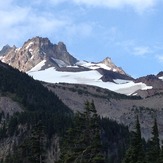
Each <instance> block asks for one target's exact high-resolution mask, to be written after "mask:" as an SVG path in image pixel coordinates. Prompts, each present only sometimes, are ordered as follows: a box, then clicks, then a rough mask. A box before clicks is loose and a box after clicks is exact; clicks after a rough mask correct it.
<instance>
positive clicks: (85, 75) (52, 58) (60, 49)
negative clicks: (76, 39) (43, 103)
mask: <svg viewBox="0 0 163 163" xmlns="http://www.w3.org/2000/svg"><path fill="white" fill-rule="evenodd" d="M0 54H1V57H0V59H1V60H2V61H3V62H5V63H7V64H9V65H11V66H13V67H14V68H17V69H19V70H20V71H24V72H27V73H28V74H29V75H31V76H32V77H33V78H34V79H37V80H41V81H45V82H50V83H74V84H86V85H94V86H99V87H101V88H107V89H109V90H112V91H115V92H117V93H122V94H126V95H135V94H137V95H139V94H138V92H137V91H138V90H150V89H152V86H151V85H147V84H146V83H143V82H135V80H134V79H133V78H132V77H131V76H130V75H128V74H127V73H126V72H125V71H124V70H123V69H122V68H120V67H118V66H116V65H115V64H114V63H113V62H112V60H111V58H109V57H106V58H105V59H104V60H103V61H101V62H88V61H85V60H78V59H76V58H75V57H73V56H72V55H70V54H69V52H68V51H67V48H66V46H65V45H64V43H62V42H59V43H58V44H52V43H51V42H50V41H49V39H48V38H41V37H34V38H32V39H29V40H28V41H26V42H25V43H24V44H23V46H22V47H21V48H16V47H15V46H13V47H9V46H8V45H7V46H5V47H4V48H3V49H2V50H1V51H0ZM140 95H141V94H140Z"/></svg>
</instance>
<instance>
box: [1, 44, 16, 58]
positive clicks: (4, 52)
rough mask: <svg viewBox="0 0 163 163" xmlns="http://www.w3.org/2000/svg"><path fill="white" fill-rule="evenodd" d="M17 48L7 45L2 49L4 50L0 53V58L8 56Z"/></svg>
mask: <svg viewBox="0 0 163 163" xmlns="http://www.w3.org/2000/svg"><path fill="white" fill-rule="evenodd" d="M15 48H16V47H15V46H13V47H11V46H9V45H8V44H7V45H5V46H4V47H3V48H2V50H1V51H0V56H4V55H6V54H7V53H8V52H9V51H10V50H12V49H15Z"/></svg>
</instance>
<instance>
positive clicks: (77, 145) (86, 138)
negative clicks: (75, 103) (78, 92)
mask: <svg viewBox="0 0 163 163" xmlns="http://www.w3.org/2000/svg"><path fill="white" fill-rule="evenodd" d="M84 109H85V111H84V113H78V114H77V115H76V116H75V119H74V125H73V127H72V128H70V129H68V131H67V133H66V136H65V137H64V139H63V143H62V155H61V159H60V161H59V162H61V163H103V162H104V155H103V152H102V145H101V139H100V124H99V120H100V119H99V116H98V115H97V113H96V109H95V106H94V103H93V102H92V103H90V102H86V103H85V108H84Z"/></svg>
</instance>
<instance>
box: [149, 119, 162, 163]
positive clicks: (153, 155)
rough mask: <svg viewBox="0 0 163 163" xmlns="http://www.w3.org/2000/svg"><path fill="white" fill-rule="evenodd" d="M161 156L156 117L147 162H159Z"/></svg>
mask: <svg viewBox="0 0 163 163" xmlns="http://www.w3.org/2000/svg"><path fill="white" fill-rule="evenodd" d="M159 156H160V140H159V132H158V127H157V120H156V119H155V120H154V125H153V127H152V138H151V140H150V141H149V148H148V151H147V162H149V163H159Z"/></svg>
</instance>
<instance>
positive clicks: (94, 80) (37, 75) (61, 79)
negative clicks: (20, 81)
mask: <svg viewBox="0 0 163 163" xmlns="http://www.w3.org/2000/svg"><path fill="white" fill-rule="evenodd" d="M28 74H29V75H31V76H33V78H34V79H37V80H41V81H45V82H50V83H71V84H87V85H93V86H98V87H101V88H106V89H109V90H112V91H115V92H117V93H122V94H126V95H131V94H133V93H134V92H136V91H137V90H140V89H141V90H146V89H152V87H151V86H147V85H146V84H144V83H134V82H133V81H127V80H126V81H125V80H124V81H122V80H120V79H117V80H115V81H116V82H117V83H118V84H117V83H113V82H103V81H102V80H101V77H102V75H101V74H100V73H99V72H98V71H96V70H90V71H84V72H59V71H56V70H55V68H48V69H46V70H41V71H29V72H28Z"/></svg>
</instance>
